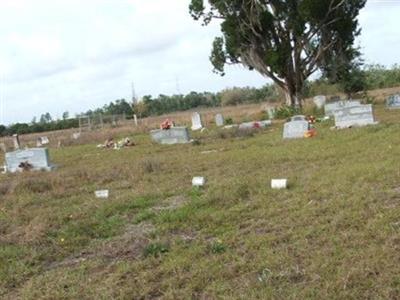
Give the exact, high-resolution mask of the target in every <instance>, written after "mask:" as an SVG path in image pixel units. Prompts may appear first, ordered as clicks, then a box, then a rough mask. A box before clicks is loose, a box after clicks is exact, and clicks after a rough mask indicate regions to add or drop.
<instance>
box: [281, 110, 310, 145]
mask: <svg viewBox="0 0 400 300" xmlns="http://www.w3.org/2000/svg"><path fill="white" fill-rule="evenodd" d="M308 130H309V124H308V121H307V120H306V117H305V116H302V115H297V116H293V117H292V118H291V119H290V122H286V123H285V124H284V126H283V138H284V139H297V138H304V135H305V134H306V133H307V131H308Z"/></svg>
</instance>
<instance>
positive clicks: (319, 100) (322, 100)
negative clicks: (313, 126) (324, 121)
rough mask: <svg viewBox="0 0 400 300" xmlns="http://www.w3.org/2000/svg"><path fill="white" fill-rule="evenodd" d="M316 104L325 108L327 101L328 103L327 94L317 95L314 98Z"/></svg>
mask: <svg viewBox="0 0 400 300" xmlns="http://www.w3.org/2000/svg"><path fill="white" fill-rule="evenodd" d="M313 101H314V104H315V105H316V106H317V107H318V108H319V109H321V108H323V107H324V105H325V103H326V96H324V95H319V96H315V97H314V99H313Z"/></svg>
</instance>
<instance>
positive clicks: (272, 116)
mask: <svg viewBox="0 0 400 300" xmlns="http://www.w3.org/2000/svg"><path fill="white" fill-rule="evenodd" d="M267 113H268V117H269V119H270V120H273V119H275V113H276V110H275V108H274V107H269V108H267Z"/></svg>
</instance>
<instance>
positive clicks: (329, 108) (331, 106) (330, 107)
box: [325, 100, 361, 117]
mask: <svg viewBox="0 0 400 300" xmlns="http://www.w3.org/2000/svg"><path fill="white" fill-rule="evenodd" d="M360 105H361V102H360V101H358V100H347V101H336V102H333V103H328V104H325V115H326V116H331V117H333V115H334V112H335V110H339V109H343V108H348V107H355V106H360Z"/></svg>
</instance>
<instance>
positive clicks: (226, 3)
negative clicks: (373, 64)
mask: <svg viewBox="0 0 400 300" xmlns="http://www.w3.org/2000/svg"><path fill="white" fill-rule="evenodd" d="M205 2H206V1H204V0H191V3H190V5H189V10H190V13H191V15H192V17H193V18H194V19H195V20H203V24H204V25H208V24H209V23H210V22H211V21H212V20H213V19H218V20H220V22H221V23H220V24H221V32H222V36H219V37H216V39H215V40H214V42H213V48H212V51H211V56H210V60H211V62H212V64H213V66H214V71H216V72H218V73H221V74H222V75H223V74H224V67H225V65H226V64H242V65H244V66H246V67H248V68H249V69H251V70H252V69H254V70H256V71H258V72H259V73H260V74H262V75H264V76H266V77H268V78H270V79H272V80H273V81H274V82H275V83H276V84H277V85H278V86H280V87H281V88H282V89H283V90H284V92H285V94H286V100H287V102H288V103H290V104H291V105H292V106H295V105H301V98H302V92H303V87H304V83H305V82H306V80H307V78H308V77H309V76H310V75H311V74H313V73H314V72H316V71H317V70H320V71H322V73H323V74H324V75H326V76H329V77H330V78H336V79H340V77H341V76H342V77H343V76H344V75H342V74H345V75H346V74H349V72H348V70H349V69H350V68H352V67H353V64H352V61H353V60H354V59H355V58H357V57H358V55H359V52H358V51H357V49H356V48H355V47H354V40H355V37H356V36H357V35H359V34H360V29H359V25H358V21H357V16H358V14H359V11H360V10H361V9H362V8H363V7H364V6H365V3H366V0H208V4H207V3H205Z"/></svg>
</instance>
